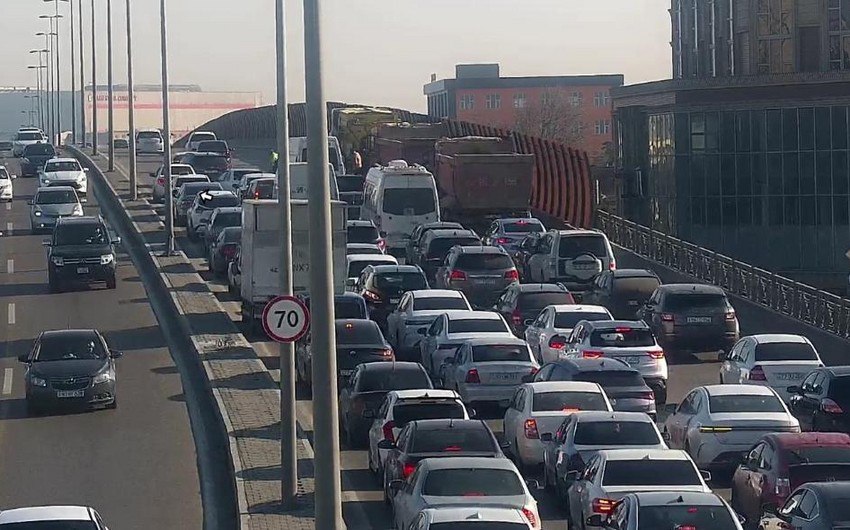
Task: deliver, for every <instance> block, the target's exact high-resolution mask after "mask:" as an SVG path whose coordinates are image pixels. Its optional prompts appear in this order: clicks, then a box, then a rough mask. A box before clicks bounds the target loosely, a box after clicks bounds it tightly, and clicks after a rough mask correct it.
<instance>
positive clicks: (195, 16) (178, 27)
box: [0, 0, 670, 110]
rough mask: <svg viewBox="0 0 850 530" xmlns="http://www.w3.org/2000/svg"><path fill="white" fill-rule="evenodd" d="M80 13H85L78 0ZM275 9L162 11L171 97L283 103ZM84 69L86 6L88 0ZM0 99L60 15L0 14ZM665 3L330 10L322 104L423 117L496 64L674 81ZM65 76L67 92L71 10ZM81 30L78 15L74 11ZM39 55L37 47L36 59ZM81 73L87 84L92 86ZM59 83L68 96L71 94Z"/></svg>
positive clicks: (294, 35) (140, 9)
mask: <svg viewBox="0 0 850 530" xmlns="http://www.w3.org/2000/svg"><path fill="white" fill-rule="evenodd" d="M72 1H73V2H74V4H75V7H76V5H77V2H78V1H79V0H72ZM125 1H126V0H112V3H113V19H114V26H113V30H114V31H113V33H114V50H115V66H114V74H115V82H116V83H123V82H125V81H126V54H125V49H126V48H125V42H126V41H125V39H126V32H125V30H124V28H125V18H124V16H125V12H124V5H125ZM274 1H275V0H168V25H169V55H170V59H169V61H170V67H171V68H170V75H171V79H170V81H171V83H181V84H182V83H187V84H188V83H197V84H200V85H201V86H202V87H203V88H204V89H206V90H246V91H261V92H262V93H263V94H264V99H265V102H266V103H270V102H272V100H273V97H274V93H275V89H274V87H275V76H274V66H275V54H274ZM131 2H132V4H133V6H132V7H133V16H134V21H133V22H134V24H133V25H134V35H133V37H134V52H135V74H136V83H139V84H141V83H157V82H159V1H157V0H131ZM95 3H96V5H97V9H98V13H97V15H98V18H99V22H98V50H99V51H98V54H99V61H98V62H99V69H98V79H99V82H100V83H105V82H106V61H105V58H106V27H105V14H106V4H107V0H95ZM83 4H84V5H83V10H84V15H85V32H86V34H87V36H86V61H87V62H88V61H89V50H90V46H91V44H90V41H89V40H88V39H89V35H90V31H91V30H90V26H89V20H90V11H89V10H90V7H91V0H83ZM286 4H287V17H288V18H287V25H288V31H289V33H288V39H287V41H288V58H289V70H290V71H289V73H288V79H289V93H290V100H291V101H296V100H299V101H300V100H303V96H304V76H303V31H302V29H301V28H302V26H303V24H302V10H301V2H298V1H290V0H287V2H286ZM0 6H2V8H0V34H2V35H3V46H2V48H0V86H8V85H16V86H22V85H33V86H34V84H35V83H34V74H33V73H32V72H33V71H32V70H27V69H26V65H27V64H32V60H33V59H34V58H35V55H29V53H28V51H29V50H30V49H32V48H35V47H41V46H43V37H36V36H35V35H34V33H35V32H37V31H44V29H45V28H46V26H47V21H46V20H39V19H38V15H39V14H43V13H52V12H53V2H50V3H44V2H42V1H40V0H0ZM669 7H670V0H324V1H323V15H324V27H323V30H324V40H323V46H324V65H323V68H324V75H325V95H326V97H327V98H328V99H331V100H339V101H346V102H357V103H374V104H384V105H393V106H399V107H403V108H408V109H410V110H424V108H425V98H424V96H423V95H422V85H423V84H424V83H426V82H427V81H428V80H429V77H430V74H431V73H436V74H437V77H438V78H444V77H453V76H454V65H455V64H457V63H470V62H498V63H500V64H501V71H502V75H507V76H521V75H561V74H593V73H623V74H625V76H626V83H636V82H641V81H648V80H653V79H661V78H665V77H669V76H670V46H669V40H670V19H669V15H668V13H667V9H669ZM60 12H62V13H64V15H65V17H66V18H65V19H63V20H62V24H63V29H62V32H63V36H62V47H63V50H62V52H63V59H62V60H63V76H64V79H65V80H66V81H67V80H68V73H67V72H68V70H67V67H68V65H69V63H70V61H69V58H70V56H69V54H68V48H69V46H68V40H67V39H68V31H67V24H68V19H67V16H68V4H67V3H64V1H63V2H60ZM75 16H76V9H75ZM39 43H41V45H39ZM89 68H90V64H89V65H87V67H86V71H87V82H88V80H90V75H91V74H90V71H89ZM66 81H63V87H68V85H67V83H66Z"/></svg>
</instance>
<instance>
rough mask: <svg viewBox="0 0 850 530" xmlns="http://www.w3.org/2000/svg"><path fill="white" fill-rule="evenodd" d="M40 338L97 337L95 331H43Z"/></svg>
mask: <svg viewBox="0 0 850 530" xmlns="http://www.w3.org/2000/svg"><path fill="white" fill-rule="evenodd" d="M41 336H42V338H48V339H53V338H60V339H61V338H71V339H76V338H87V337H95V336H97V331H96V330H94V329H52V330H48V331H44V332H43V333H42V334H41Z"/></svg>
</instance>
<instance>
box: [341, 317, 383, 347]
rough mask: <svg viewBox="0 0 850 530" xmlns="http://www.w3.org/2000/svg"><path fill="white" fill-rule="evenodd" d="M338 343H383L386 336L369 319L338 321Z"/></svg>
mask: <svg viewBox="0 0 850 530" xmlns="http://www.w3.org/2000/svg"><path fill="white" fill-rule="evenodd" d="M336 342H337V344H381V343H383V342H384V336H383V335H381V330H380V329H378V325H377V324H375V323H374V322H372V321H371V320H369V321H363V322H340V321H338V320H337V322H336Z"/></svg>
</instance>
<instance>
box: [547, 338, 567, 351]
mask: <svg viewBox="0 0 850 530" xmlns="http://www.w3.org/2000/svg"><path fill="white" fill-rule="evenodd" d="M566 345H567V338H566V337H564V336H563V335H554V336H553V337H552V338H551V339H549V347H550V348H554V349H556V350H563V349H564V346H566Z"/></svg>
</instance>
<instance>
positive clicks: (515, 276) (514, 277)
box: [505, 269, 519, 282]
mask: <svg viewBox="0 0 850 530" xmlns="http://www.w3.org/2000/svg"><path fill="white" fill-rule="evenodd" d="M505 279H506V280H510V281H512V282H517V281H519V273H518V272H517V271H516V269H511V270H509V271H508V272H506V273H505Z"/></svg>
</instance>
